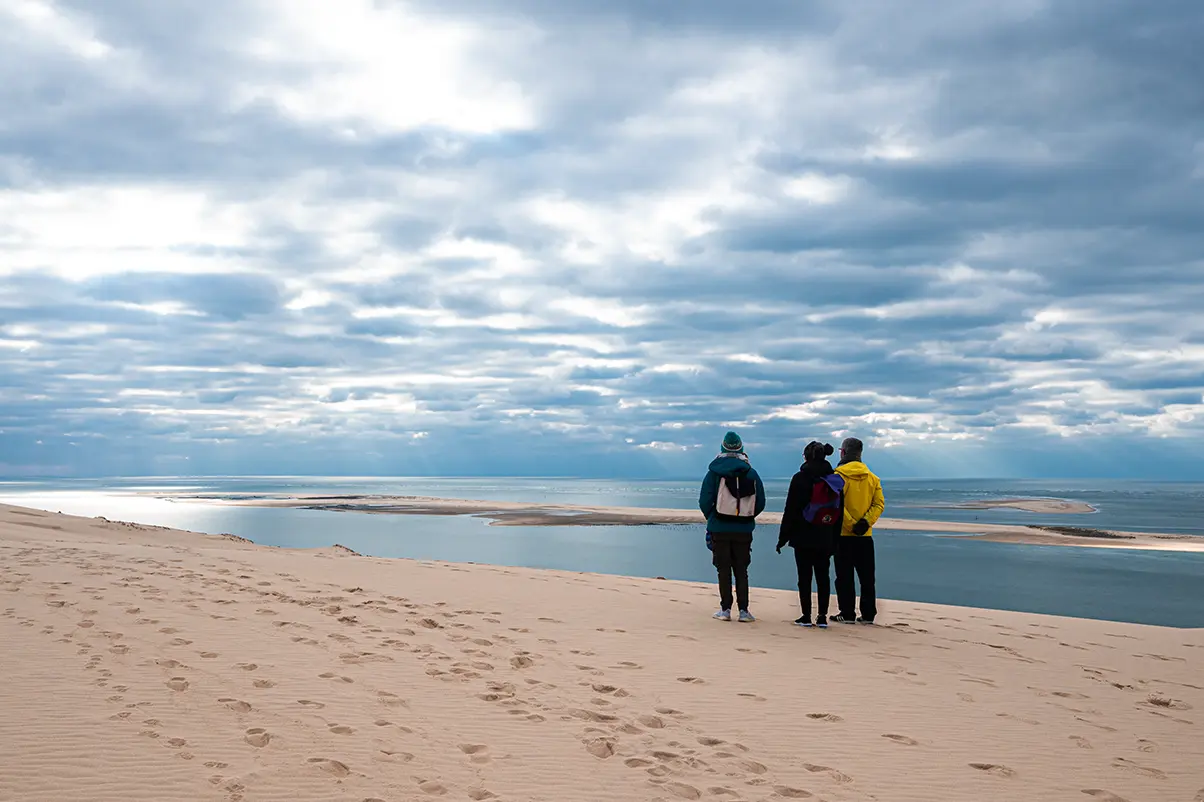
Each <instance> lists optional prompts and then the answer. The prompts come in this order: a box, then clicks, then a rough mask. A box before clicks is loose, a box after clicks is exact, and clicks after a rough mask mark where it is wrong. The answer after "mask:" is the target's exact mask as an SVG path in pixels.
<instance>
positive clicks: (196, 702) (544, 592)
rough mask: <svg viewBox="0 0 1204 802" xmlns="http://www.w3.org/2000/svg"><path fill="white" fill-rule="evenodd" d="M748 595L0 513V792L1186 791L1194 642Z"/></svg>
mask: <svg viewBox="0 0 1204 802" xmlns="http://www.w3.org/2000/svg"><path fill="white" fill-rule="evenodd" d="M333 539H334V538H333V536H332V540H333ZM753 601H754V610H755V611H756V612H757V613H758V614H759V618H760V620H759V621H758V622H757V623H756V624H751V625H747V624H746V625H742V624H735V623H732V624H721V623H719V622H716V621H713V620H711V618H710V615H709V613H710V612H711V610H712V605H713V604H714V590H713V589H712V588H710V587H708V586H705V585H699V584H693V583H685V582H666V581H658V580H655V579H640V578H628V577H611V576H597V575H590V574H573V573H564V572H553V571H536V570H524V569H516V568H504V567H491V566H482V565H451V564H443V563H431V562H414V561H408V560H398V559H377V558H368V557H360V556H358V555H355V554H354V553H352V552H349V551H347V550H346V549H340V548H333V547H332V548H324V549H317V550H290V549H277V548H267V547H260V546H256V545H254V544H251V543H248V542H246V541H244V540H242V539H239V538H232V537H222V536H212V535H198V534H192V533H187V532H179V531H175V530H170V529H163V528H160V527H149V526H140V525H130V524H122V523H118V522H112V521H105V520H103V519H83V518H74V517H71V516H65V515H56V514H54V513H47V512H41V511H36V510H27V509H21V508H17V507H9V506H0V611H2V612H0V638H2V639H3V641H2V642H3V644H4V648H3V649H0V676H3V677H4V681H3V682H2V683H0V704H2V705H3V709H4V711H5V715H4V716H3V717H0V799H13V800H22V801H23V802H42V801H43V800H45V801H46V802H49V800H55V801H56V802H57V801H58V800H63V799H70V800H74V801H76V802H82V801H84V800H97V801H99V800H104V802H112V800H161V801H163V802H171V801H172V800H221V801H222V802H242V801H246V802H249V801H250V800H257V799H289V800H315V801H316V800H321V802H329V800H352V801H353V802H371V801H374V800H416V799H426V798H446V799H471V800H489V799H496V800H514V801H515V802H520V801H521V802H528V801H532V802H540V801H546V802H553V801H555V802H563V800H614V801H615V802H619V800H624V801H630V800H679V799H687V800H690V799H717V800H775V801H776V800H783V799H817V800H818V799H826V800H832V801H833V802H835V801H837V800H839V801H841V802H862V801H868V800H892V802H906V801H907V800H925V802H932V801H933V800H951V801H953V800H956V801H957V802H964V801H965V800H986V799H991V800H1017V801H1019V800H1031V799H1080V798H1082V799H1094V800H1109V801H1110V802H1117V800H1127V801H1128V802H1139V801H1141V800H1163V799H1165V800H1180V799H1182V800H1190V799H1193V798H1200V797H1199V794H1200V793H1201V791H1202V787H1204V775H1201V773H1200V766H1201V765H1204V731H1202V729H1204V728H1202V727H1201V724H1200V721H1199V716H1200V710H1201V707H1202V706H1204V682H1202V681H1201V679H1200V676H1201V671H1200V669H1201V664H1202V662H1204V631H1202V630H1198V629H1197V630H1176V629H1169V628H1162V627H1150V626H1139V625H1129V624H1117V623H1109V622H1099V621H1084V620H1078V619H1069V618H1056V617H1051V616H1040V615H1029V614H1020V613H1008V612H996V611H985V610H971V609H965V608H955V607H942V606H938V605H932V604H908V603H902V602H884V603H883V605H882V608H883V610H882V613H881V618H880V623H881V625H880V626H875V627H863V626H840V627H839V628H833V629H829V630H827V631H819V630H802V629H799V628H797V627H794V626H792V625H791V624H790V623H789V622H790V621H791V620H792V619H793V618H794V617H795V616H796V615H797V610H796V607H797V598H796V596H795V594H793V593H788V592H781V591H768V590H754V596H753Z"/></svg>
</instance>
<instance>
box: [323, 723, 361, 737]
mask: <svg viewBox="0 0 1204 802" xmlns="http://www.w3.org/2000/svg"><path fill="white" fill-rule="evenodd" d="M327 729H329V730H330V731H331V732H332V733H334V734H335V735H351V734H352V733H354V732H355V728H354V727H348V726H346V725H345V724H331V725H329V726H328V727H327Z"/></svg>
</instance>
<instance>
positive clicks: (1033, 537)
mask: <svg viewBox="0 0 1204 802" xmlns="http://www.w3.org/2000/svg"><path fill="white" fill-rule="evenodd" d="M164 497H165V498H170V499H172V500H176V501H198V502H204V503H211V504H212V503H221V504H238V505H246V506H255V507H302V508H305V509H315V510H326V511H329V512H358V513H371V514H376V515H474V516H477V517H480V518H488V519H490V521H491V522H492V523H493V525H495V526H638V525H643V524H702V523H703V519H702V514H701V513H700V512H699V511H698V510H683V509H665V508H657V507H598V506H589V505H576V504H546V503H532V502H520V501H479V500H470V499H448V498H431V497H427V496H364V495H345V496H314V495H298V496H289V495H250V494H248V495H246V496H243V497H239V496H237V495H224V496H208V495H203V494H198V495H191V496H181V495H170V496H164ZM1001 503H1002V502H1001ZM1076 504H1078V502H1058V501H1055V500H1051V499H1012V500H1009V501H1007V502H1006V504H1005V506H1010V507H1017V508H1021V509H1030V510H1032V511H1037V512H1042V511H1044V512H1051V511H1057V512H1078V511H1081V510H1079V508H1078V507H1076V506H1074V505H1076ZM1023 505H1027V506H1023ZM1067 505H1069V506H1067ZM1084 506H1087V505H1084ZM1054 507H1059V509H1056V510H1055V509H1054ZM1087 509H1088V510H1090V509H1091V508H1090V506H1087ZM757 520H758V521H759V522H761V523H767V524H778V523H781V521H782V514H781V513H777V512H766V513H763V514H762V515H760V516H759V517H758V518H757ZM875 528H876V529H885V530H892V529H893V530H911V531H925V532H942V533H948V534H953V535H958V536H970V537H974V538H977V539H979V540H989V541H994V542H999V543H1027V544H1030V545H1037V546H1079V547H1084V548H1104V549H1107V548H1122V549H1144V550H1151V551H1184V552H1204V538H1201V537H1192V536H1190V535H1171V534H1151V533H1143V532H1111V531H1103V530H1098V529H1088V528H1085V527H1073V526H1058V527H1047V526H1018V525H1012V524H988V523H979V522H977V521H973V522H970V521H930V520H922V519H912V518H892V517H886V518H882V519H881V520H879V521H878V523H877V524H875Z"/></svg>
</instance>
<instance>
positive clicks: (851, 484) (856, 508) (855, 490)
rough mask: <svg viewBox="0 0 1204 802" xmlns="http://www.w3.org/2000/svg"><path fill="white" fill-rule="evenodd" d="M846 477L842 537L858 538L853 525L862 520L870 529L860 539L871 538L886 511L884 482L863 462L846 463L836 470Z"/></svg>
mask: <svg viewBox="0 0 1204 802" xmlns="http://www.w3.org/2000/svg"><path fill="white" fill-rule="evenodd" d="M836 472H837V473H838V474H840V475H841V476H842V477H844V524H843V525H842V526H841V529H840V534H841V536H842V537H858V535H855V534H853V525H854V524H856V523H857V522H858V521H860V520H861V519H862V518H864V519H865V520H866V523H868V524H869V525H870V528H869V530H868V531H866V533H865V534H864V535H861V536H860V537H870V536H872V535H873V534H874V524H876V523H877V522H878V519H879V518H881V517H882V511H883V510H885V509H886V499H885V498H883V496H882V482H880V481H879V480H878V477H877V476H875V475H874V474H873V473H872V472H871V471H870V469H869V468H867V467H865V463H863V462H846V463H845V464H844V465H841V466H840V467H838V468H837V469H836Z"/></svg>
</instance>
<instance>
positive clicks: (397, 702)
mask: <svg viewBox="0 0 1204 802" xmlns="http://www.w3.org/2000/svg"><path fill="white" fill-rule="evenodd" d="M376 700H377V701H378V702H380V703H381V704H382V705H384V706H385V707H404V706H405V705H406V700H405V699H402V698H401V697H400V696H398V695H397V694H395V693H390V692H388V691H377V692H376Z"/></svg>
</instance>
